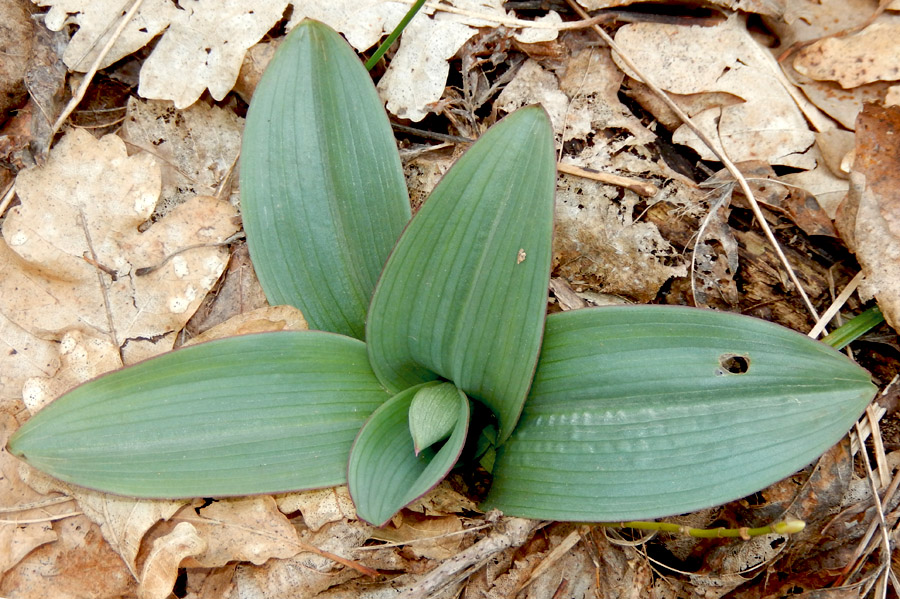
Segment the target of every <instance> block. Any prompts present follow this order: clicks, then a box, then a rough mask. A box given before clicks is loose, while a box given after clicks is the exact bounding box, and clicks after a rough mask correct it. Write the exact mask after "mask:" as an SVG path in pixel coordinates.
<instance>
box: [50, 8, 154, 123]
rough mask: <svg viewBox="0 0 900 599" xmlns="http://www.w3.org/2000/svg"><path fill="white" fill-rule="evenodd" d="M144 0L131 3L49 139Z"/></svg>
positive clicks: (82, 94)
mask: <svg viewBox="0 0 900 599" xmlns="http://www.w3.org/2000/svg"><path fill="white" fill-rule="evenodd" d="M143 2H144V0H134V2H133V3H132V4H131V8H129V9H128V12H126V13H125V15H124V16H123V17H122V20H121V21H120V22H119V26H118V27H116V30H115V31H113V34H112V35H111V36H110V37H109V40H107V42H106V45H105V46H103V49H102V50H100V53H99V54H98V55H97V58H95V59H94V62H93V64H91V68H90V69H88V71H87V73H85V74H84V79H83V80H82V81H81V85H79V86H78V89H77V90H76V91H75V95H74V96H72V99H71V100H69V103H68V104H66V107H65V109H64V110H63V111H62V114H60V115H59V118H58V119H56V122H55V123H53V128H52V129H51V130H50V135H49V139H50V140H51V141H52V140H53V136H54V135H56V132H57V131H59V128H60V127H62V124H63V123H64V122H66V119H67V118H69V116H70V115H71V114H72V112H74V111H75V109H76V108H77V107H78V104H80V103H81V101H82V100H83V99H84V94H85V93H86V92H87V88H88V86H89V85H90V84H91V81H92V80H93V79H94V75H96V74H97V71H99V70H100V63H102V62H103V60H104V59H105V58H106V55H107V54H109V51H110V50H112V47H113V45H115V43H116V42H117V41H118V40H119V38H120V37H121V36H122V32H123V31H125V27H126V26H127V25H128V23H129V22H131V19H132V17H134V14H135V13H136V12H137V11H138V9H139V8H140V7H141V4H143Z"/></svg>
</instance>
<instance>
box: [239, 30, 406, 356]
mask: <svg viewBox="0 0 900 599" xmlns="http://www.w3.org/2000/svg"><path fill="white" fill-rule="evenodd" d="M241 212H242V215H243V219H244V229H245V230H246V232H247V243H248V245H249V246H250V255H251V257H252V259H253V266H254V268H255V269H256V274H257V275H258V276H259V280H260V282H261V283H262V286H263V289H264V290H265V292H266V297H267V298H268V299H269V302H270V303H272V304H291V305H293V306H296V307H298V308H300V310H302V311H303V315H304V316H305V317H306V319H307V321H308V322H309V324H310V326H311V327H313V328H317V329H321V330H327V331H334V332H337V333H342V334H345V335H351V336H353V337H357V338H359V339H362V338H363V335H364V333H365V317H366V308H367V306H368V303H369V300H370V299H371V297H372V291H373V290H374V288H375V283H376V281H377V280H378V275H379V274H380V273H381V269H382V267H383V266H384V261H385V260H386V259H387V256H388V254H389V253H390V250H391V248H392V247H393V245H394V242H395V241H396V240H397V237H398V236H399V235H400V232H401V231H402V230H403V227H404V226H405V225H406V222H407V221H408V220H409V217H410V210H409V199H408V196H407V192H406V182H405V180H404V177H403V170H402V167H401V165H400V157H399V154H398V153H397V147H396V144H395V141H394V137H393V134H392V133H391V127H390V124H389V122H388V119H387V115H386V114H385V112H384V108H383V107H382V104H381V100H380V99H379V98H378V94H377V92H376V91H375V87H374V85H373V84H372V80H371V79H370V78H369V75H368V73H367V72H366V69H365V68H364V67H363V65H362V63H361V62H360V61H359V59H358V58H357V56H356V53H355V52H354V51H353V50H352V48H350V46H349V45H348V44H347V43H346V42H345V41H344V40H343V39H342V38H341V37H340V36H339V35H338V34H337V33H335V32H334V31H333V30H331V29H330V28H328V26H326V25H323V24H322V23H318V22H315V21H309V20H307V21H303V22H302V23H301V24H300V25H298V26H297V27H296V28H295V29H294V30H293V31H291V33H290V34H289V35H288V36H287V38H286V39H285V40H284V41H283V42H282V44H281V46H279V48H278V51H277V52H276V53H275V57H274V58H273V59H272V62H271V63H270V64H269V67H268V68H267V69H266V72H265V74H264V75H263V78H262V80H261V81H260V83H259V86H258V87H257V88H256V92H255V93H254V94H253V101H252V102H251V103H250V110H249V112H248V113H247V123H246V126H245V127H244V140H243V146H242V149H241Z"/></svg>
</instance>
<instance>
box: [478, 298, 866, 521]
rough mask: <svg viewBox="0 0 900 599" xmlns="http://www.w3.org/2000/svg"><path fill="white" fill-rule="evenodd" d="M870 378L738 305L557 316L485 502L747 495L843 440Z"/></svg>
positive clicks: (650, 503)
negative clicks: (730, 309)
mask: <svg viewBox="0 0 900 599" xmlns="http://www.w3.org/2000/svg"><path fill="white" fill-rule="evenodd" d="M874 393H875V387H874V386H873V385H872V383H871V382H870V380H869V375H868V373H866V372H865V371H864V370H862V369H861V368H859V367H858V366H856V365H855V364H853V363H852V362H851V361H849V360H848V359H847V358H846V357H845V356H843V355H842V354H840V353H838V352H837V351H835V350H833V349H832V348H830V347H828V346H826V345H824V344H822V343H819V342H817V341H813V340H811V339H809V338H808V337H806V336H804V335H801V334H799V333H796V332H794V331H791V330H788V329H785V328H782V327H779V326H777V325H774V324H771V323H768V322H765V321H762V320H757V319H753V318H748V317H744V316H740V315H736V314H730V313H722V312H713V311H709V310H697V309H692V308H675V307H661V306H629V307H615V308H598V309H591V310H578V311H575V312H566V313H561V314H554V315H552V316H550V317H549V318H548V320H547V330H546V333H545V342H544V346H543V351H542V353H541V358H540V362H539V364H538V370H537V373H536V374H535V380H534V386H533V388H532V390H531V394H530V396H529V398H528V401H527V403H526V404H525V411H524V412H523V415H522V419H521V421H520V422H519V426H518V427H517V429H516V432H515V434H514V435H513V436H512V437H511V438H510V439H509V441H508V442H507V443H506V445H504V446H502V447H501V448H500V449H499V451H498V456H497V460H496V465H495V469H494V482H493V486H492V487H491V491H490V494H489V496H488V498H487V501H486V506H485V507H487V508H498V509H500V510H502V511H503V512H504V513H507V514H510V515H516V516H524V517H528V518H539V519H548V520H574V521H621V520H632V519H647V518H656V517H661V516H669V515H672V514H679V513H684V512H688V511H692V510H696V509H700V508H705V507H709V506H713V505H717V504H721V503H725V502H727V501H730V500H732V499H736V498H739V497H743V496H745V495H748V494H750V493H753V492H755V491H757V490H759V489H762V488H764V487H766V486H768V485H769V484H771V483H774V482H776V481H778V480H780V479H782V478H784V477H785V476H788V475H790V474H792V473H793V472H795V471H797V470H798V469H800V468H802V467H804V466H806V465H807V464H808V463H810V462H811V461H813V460H814V459H816V458H817V457H818V456H819V455H821V454H822V453H823V452H824V451H825V450H827V449H828V448H829V447H830V446H831V445H833V444H834V443H836V442H837V441H839V440H840V438H841V437H842V436H843V435H844V434H846V432H847V430H848V429H849V428H850V427H851V426H852V425H853V423H854V421H855V420H856V418H857V417H858V416H859V415H860V413H861V412H862V411H863V410H864V409H865V407H866V405H867V404H868V403H869V400H871V398H872V397H873V395H874Z"/></svg>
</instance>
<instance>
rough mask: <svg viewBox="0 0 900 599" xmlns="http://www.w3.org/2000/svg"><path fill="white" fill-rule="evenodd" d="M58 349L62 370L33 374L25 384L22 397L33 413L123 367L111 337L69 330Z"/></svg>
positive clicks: (117, 349)
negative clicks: (81, 385)
mask: <svg viewBox="0 0 900 599" xmlns="http://www.w3.org/2000/svg"><path fill="white" fill-rule="evenodd" d="M56 349H57V352H58V356H59V361H60V367H59V369H58V370H57V371H56V372H55V373H45V374H42V375H41V376H34V377H30V378H28V379H27V380H26V381H25V382H24V385H22V388H21V389H22V400H23V401H24V402H25V406H26V407H27V408H28V411H29V412H31V413H32V414H34V413H35V412H37V411H38V410H40V409H41V408H43V407H44V406H45V405H47V404H48V403H50V402H51V401H53V399H55V398H56V397H59V396H60V395H62V394H63V393H65V392H66V391H68V390H69V389H72V388H73V387H75V386H76V385H80V384H81V383H83V382H85V381H88V380H90V379H92V378H94V377H97V376H100V375H101V374H103V373H105V372H109V371H111V370H115V369H116V368H119V367H121V366H122V358H121V356H120V355H119V348H118V347H116V346H115V345H113V343H112V342H111V341H110V340H109V339H108V338H105V337H91V336H88V335H85V334H84V333H82V332H81V331H78V330H72V331H68V332H66V333H65V334H64V335H63V336H62V339H60V340H59V343H58V344H57V346H56Z"/></svg>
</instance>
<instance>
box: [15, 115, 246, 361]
mask: <svg viewBox="0 0 900 599" xmlns="http://www.w3.org/2000/svg"><path fill="white" fill-rule="evenodd" d="M159 185H160V181H159V169H158V167H157V165H156V164H155V161H154V159H153V158H152V157H151V156H149V155H147V154H138V155H135V156H131V157H129V156H128V155H127V153H126V151H125V145H124V144H123V143H122V141H121V140H120V139H119V138H117V137H115V136H107V137H104V138H103V139H102V140H96V139H94V138H93V137H92V136H91V135H90V134H88V133H86V132H84V131H81V130H74V131H72V132H70V133H69V134H67V135H66V137H64V138H63V140H62V141H61V142H60V143H59V144H58V145H57V146H56V147H55V148H54V149H53V152H51V155H50V158H49V160H48V162H47V164H46V165H45V166H44V167H40V168H34V169H31V170H28V171H23V172H21V173H20V174H19V178H18V180H17V191H18V193H19V197H20V198H21V200H22V204H21V205H20V206H17V207H15V208H13V209H12V210H10V212H9V214H8V216H7V218H6V220H5V222H4V223H3V240H2V241H0V272H2V274H3V278H2V280H0V294H2V295H3V297H4V298H5V299H6V300H7V302H6V306H5V313H6V316H7V317H8V318H10V319H11V320H13V321H14V322H15V323H16V324H17V325H18V326H20V327H22V328H24V329H26V330H28V331H30V332H31V333H32V334H35V335H39V336H41V337H42V338H47V339H53V338H57V339H58V338H61V337H62V335H63V334H64V333H65V332H66V331H67V330H70V329H77V330H81V331H82V332H84V333H85V334H87V335H91V336H93V335H98V334H99V335H106V336H108V337H109V338H110V340H111V341H112V342H113V343H115V344H116V345H120V346H121V345H125V348H124V349H125V351H126V352H130V353H126V359H128V357H129V355H130V356H133V357H145V356H147V355H152V354H153V353H159V352H160V351H165V350H167V349H170V348H171V342H172V339H171V338H169V340H168V343H166V342H159V340H160V339H161V338H163V337H165V336H166V335H169V334H171V333H172V332H173V331H177V330H178V329H180V328H181V327H182V326H183V325H184V323H185V322H186V321H187V319H188V318H189V317H190V315H191V314H192V313H193V310H194V309H196V307H197V305H199V303H200V301H201V300H202V299H203V297H204V295H205V294H206V292H207V291H208V290H209V289H210V287H211V286H212V285H213V284H214V283H215V281H216V280H217V279H218V277H219V275H220V274H221V272H222V269H223V268H224V266H225V262H226V252H225V250H224V249H222V248H221V247H197V248H193V249H190V250H188V251H185V252H183V253H180V254H178V255H177V256H175V257H174V258H173V259H172V260H170V261H169V262H168V263H166V264H165V265H164V266H162V267H161V268H158V269H156V270H154V271H153V272H151V273H149V274H147V275H146V276H137V275H136V270H137V269H138V268H142V267H152V266H157V265H159V264H160V263H161V262H162V261H163V260H164V259H165V258H166V257H168V256H170V255H171V254H172V253H173V252H176V251H178V250H182V249H184V248H187V247H189V246H195V245H198V244H215V243H219V242H221V241H222V240H223V239H225V238H226V237H228V236H229V235H231V234H232V233H234V231H235V230H236V226H235V224H234V222H233V218H234V216H235V210H234V208H233V207H232V206H231V205H230V204H228V203H226V202H223V201H218V200H215V199H214V198H208V197H196V198H193V199H192V200H190V201H189V202H187V203H185V204H182V205H181V206H179V207H178V208H177V209H175V210H173V211H172V212H171V213H170V214H168V215H167V216H166V218H164V219H163V220H161V221H160V222H158V223H156V224H155V225H153V226H151V227H150V228H149V229H147V230H146V231H144V232H143V233H142V232H140V231H139V227H140V226H141V224H142V223H144V222H145V221H146V220H147V219H148V218H149V216H150V214H151V213H152V212H153V209H154V206H155V205H156V200H157V197H158V194H159ZM137 350H139V351H137Z"/></svg>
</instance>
